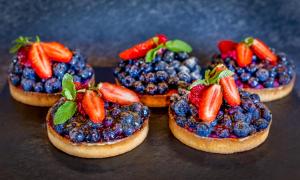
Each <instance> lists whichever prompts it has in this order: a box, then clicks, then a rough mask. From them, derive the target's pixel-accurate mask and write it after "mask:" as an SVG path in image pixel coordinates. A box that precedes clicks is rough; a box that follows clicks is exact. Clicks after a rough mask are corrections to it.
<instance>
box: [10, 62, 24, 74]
mask: <svg viewBox="0 0 300 180" xmlns="http://www.w3.org/2000/svg"><path fill="white" fill-rule="evenodd" d="M22 72H23V69H22V66H21V65H20V64H15V65H14V66H13V70H12V73H14V74H17V75H21V74H22Z"/></svg>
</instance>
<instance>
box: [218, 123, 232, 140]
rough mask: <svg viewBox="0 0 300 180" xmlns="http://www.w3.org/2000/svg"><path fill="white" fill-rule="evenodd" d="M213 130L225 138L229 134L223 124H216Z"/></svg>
mask: <svg viewBox="0 0 300 180" xmlns="http://www.w3.org/2000/svg"><path fill="white" fill-rule="evenodd" d="M214 132H215V133H216V135H217V136H218V137H220V138H227V137H229V135H230V132H229V130H228V128H226V127H225V126H221V125H218V126H216V127H215V128H214Z"/></svg>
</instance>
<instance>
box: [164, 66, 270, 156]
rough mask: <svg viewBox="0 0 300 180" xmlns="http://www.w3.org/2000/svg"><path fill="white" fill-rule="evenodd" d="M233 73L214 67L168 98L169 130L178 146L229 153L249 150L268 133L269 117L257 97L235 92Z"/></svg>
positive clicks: (262, 140) (268, 112)
mask: <svg viewBox="0 0 300 180" xmlns="http://www.w3.org/2000/svg"><path fill="white" fill-rule="evenodd" d="M233 74H234V73H233V72H231V71H229V70H228V69H226V68H224V66H222V65H221V66H217V67H216V68H214V69H213V70H212V71H210V70H207V71H206V73H205V78H204V79H201V80H197V81H195V82H194V83H193V84H192V85H191V86H190V87H189V90H185V89H179V90H178V94H174V95H173V96H172V97H171V105H170V107H169V127H170V129H171V131H172V133H173V134H174V136H175V137H176V138H177V139H179V140H180V141H181V142H182V143H184V144H186V145H188V146H190V147H193V148H195V149H198V150H202V151H206V152H212V153H220V154H231V153H236V152H243V151H247V150H250V149H253V148H255V147H257V146H258V145H260V144H261V143H263V142H264V141H265V140H266V138H267V136H268V133H269V129H270V126H271V120H272V114H271V112H270V110H269V109H268V108H267V107H266V106H265V105H264V104H263V103H261V101H260V98H259V96H258V95H257V94H251V93H249V92H247V91H243V90H238V89H237V86H236V84H235V81H234V78H233V76H232V75H233Z"/></svg>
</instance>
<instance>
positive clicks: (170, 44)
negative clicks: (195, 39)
mask: <svg viewBox="0 0 300 180" xmlns="http://www.w3.org/2000/svg"><path fill="white" fill-rule="evenodd" d="M166 48H167V49H169V50H170V51H173V52H187V53H190V52H192V50H193V49H192V47H191V46H190V45H189V44H188V43H186V42H184V41H182V40H179V39H176V40H173V41H167V42H166Z"/></svg>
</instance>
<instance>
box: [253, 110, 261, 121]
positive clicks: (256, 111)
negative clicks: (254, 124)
mask: <svg viewBox="0 0 300 180" xmlns="http://www.w3.org/2000/svg"><path fill="white" fill-rule="evenodd" d="M259 117H260V111H259V110H258V109H254V110H253V111H252V119H253V120H256V119H258V118H259Z"/></svg>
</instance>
